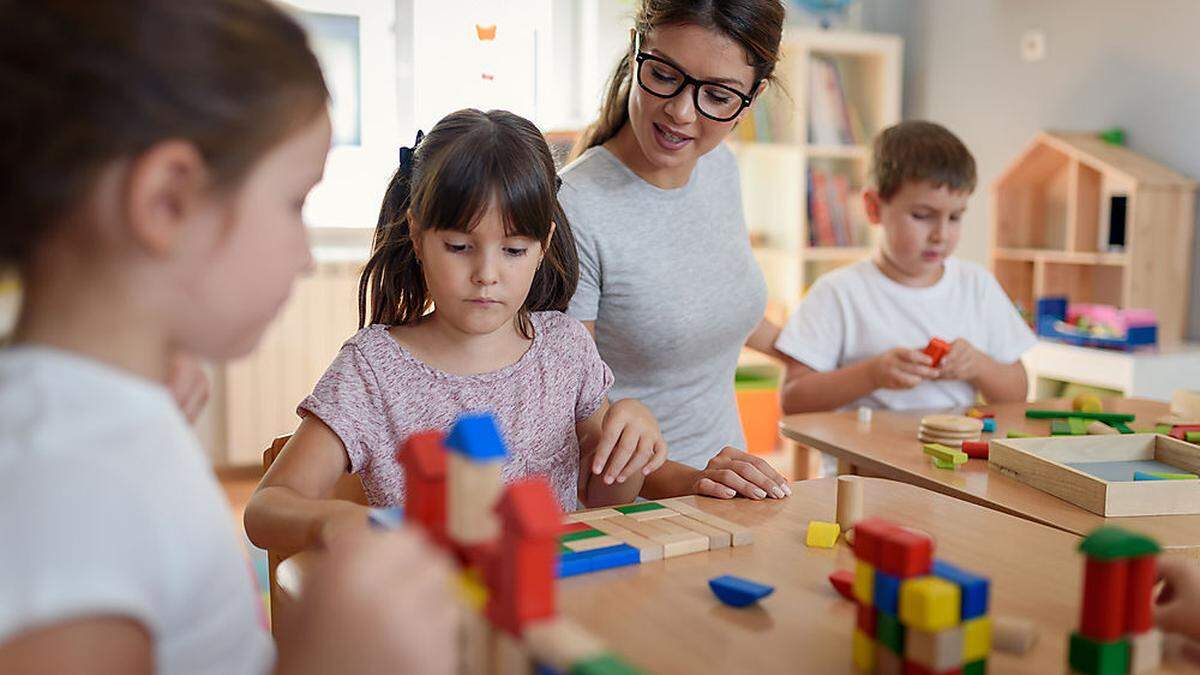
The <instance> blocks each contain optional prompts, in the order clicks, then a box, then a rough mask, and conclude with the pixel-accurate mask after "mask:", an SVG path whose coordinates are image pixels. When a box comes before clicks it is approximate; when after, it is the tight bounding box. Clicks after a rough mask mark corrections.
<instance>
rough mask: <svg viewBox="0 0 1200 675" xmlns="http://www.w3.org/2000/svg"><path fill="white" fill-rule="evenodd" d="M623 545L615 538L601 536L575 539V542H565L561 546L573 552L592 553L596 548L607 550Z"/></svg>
mask: <svg viewBox="0 0 1200 675" xmlns="http://www.w3.org/2000/svg"><path fill="white" fill-rule="evenodd" d="M620 543H623V542H622V541H621V540H620V539H617V538H616V537H610V536H608V535H601V536H599V537H588V538H587V539H577V540H575V541H568V542H565V543H564V544H563V545H564V546H566V547H567V548H569V549H571V550H572V551H575V552H580V551H594V550H596V549H598V548H608V547H609V546H616V545H617V544H620Z"/></svg>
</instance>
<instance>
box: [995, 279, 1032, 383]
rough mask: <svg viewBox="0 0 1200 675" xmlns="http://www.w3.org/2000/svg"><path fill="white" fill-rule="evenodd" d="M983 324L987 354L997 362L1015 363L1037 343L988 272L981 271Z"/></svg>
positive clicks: (1011, 303) (998, 283)
mask: <svg viewBox="0 0 1200 675" xmlns="http://www.w3.org/2000/svg"><path fill="white" fill-rule="evenodd" d="M983 274H984V275H985V277H986V278H985V279H984V283H983V288H984V292H983V296H984V298H983V304H982V307H983V311H984V312H986V314H985V317H984V325H986V326H988V333H987V334H988V337H987V347H986V351H987V353H988V356H991V357H992V358H993V359H996V360H997V361H999V362H1000V363H1015V362H1016V360H1017V359H1019V358H1021V355H1022V354H1024V353H1025V352H1026V351H1028V350H1029V349H1030V348H1032V347H1033V346H1034V345H1035V344H1037V338H1036V337H1034V335H1033V331H1031V330H1030V329H1029V326H1028V325H1026V324H1025V320H1024V319H1022V318H1021V314H1020V313H1019V312H1018V311H1017V307H1016V305H1014V304H1013V301H1012V300H1011V299H1010V298H1009V297H1008V294H1006V293H1005V292H1004V289H1003V288H1001V287H1000V282H998V281H996V277H994V276H992V275H991V273H989V272H986V271H984V272H983Z"/></svg>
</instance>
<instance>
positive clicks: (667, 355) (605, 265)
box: [559, 145, 767, 468]
mask: <svg viewBox="0 0 1200 675" xmlns="http://www.w3.org/2000/svg"><path fill="white" fill-rule="evenodd" d="M562 181H563V184H562V188H561V190H560V191H559V200H560V201H561V202H562V205H563V209H564V210H565V211H566V214H567V218H568V219H569V220H570V223H571V227H572V229H573V230H574V233H575V239H576V242H577V244H578V247H579V273H580V274H579V288H578V290H576V291H575V297H574V298H573V299H572V300H571V306H570V308H569V309H568V312H567V313H568V314H570V315H571V316H573V317H575V318H577V319H579V320H580V321H595V322H596V344H597V346H598V347H599V349H600V356H601V357H602V358H603V359H604V361H605V363H607V364H608V366H609V367H610V368H612V371H613V375H614V377H615V382H614V384H613V388H612V391H611V393H610V397H611V398H612V400H617V399H621V398H630V397H632V398H636V399H639V400H641V401H642V402H643V403H645V404H646V405H647V406H649V407H650V410H652V411H653V412H654V414H655V416H656V417H657V418H658V423H659V426H660V427H661V429H662V433H663V436H664V437H665V438H666V440H667V443H668V445H669V448H670V457H671V459H673V460H675V461H677V462H682V463H684V464H688V465H691V466H694V467H698V468H699V467H703V466H704V464H705V463H706V462H707V461H708V460H709V459H710V458H711V457H712V456H713V455H715V454H717V453H718V452H720V451H721V448H723V447H725V446H726V445H731V446H733V447H736V448H745V438H744V436H743V435H742V427H741V423H740V421H739V418H738V411H737V403H736V401H735V399H734V391H733V376H734V370H735V369H736V368H737V360H738V354H739V352H740V351H741V347H742V345H743V343H744V342H745V341H746V338H747V337H748V336H749V335H750V333H751V331H753V330H754V328H755V327H756V326H757V325H758V322H759V321H760V320H761V319H762V317H763V310H764V309H765V308H766V299H767V289H766V283H765V282H764V281H763V275H762V270H760V269H759V267H758V264H757V262H756V261H755V259H754V255H753V253H752V252H751V250H750V239H749V237H748V235H747V233H746V224H745V220H744V218H743V215H742V197H741V185H740V183H739V179H738V170H737V163H736V161H735V160H734V157H733V153H731V152H730V151H729V148H727V147H725V146H724V145H721V146H719V147H717V148H716V149H715V150H713V151H712V152H709V153H708V154H706V155H704V156H703V157H701V158H700V160H699V161H698V162H697V163H696V168H695V169H694V170H693V171H692V176H691V178H690V179H689V181H688V184H687V185H686V186H684V187H681V188H677V189H673V190H663V189H660V188H657V187H655V186H653V185H651V184H649V183H647V182H646V181H644V180H642V179H641V178H640V177H638V176H637V174H635V173H633V172H632V171H630V170H629V168H628V167H626V166H625V165H624V164H623V163H622V162H621V161H620V160H618V159H617V158H616V156H614V155H613V154H612V153H611V152H609V151H608V150H607V149H605V148H603V147H595V148H591V149H589V150H588V151H587V152H585V153H583V155H582V156H581V157H579V158H578V159H576V160H575V161H574V162H572V163H571V164H570V165H568V166H566V167H564V168H563V170H562Z"/></svg>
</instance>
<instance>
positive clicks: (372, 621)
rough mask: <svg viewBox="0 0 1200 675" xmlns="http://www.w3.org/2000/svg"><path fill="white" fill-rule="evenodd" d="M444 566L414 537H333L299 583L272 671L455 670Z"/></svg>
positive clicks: (452, 610)
mask: <svg viewBox="0 0 1200 675" xmlns="http://www.w3.org/2000/svg"><path fill="white" fill-rule="evenodd" d="M450 574H451V573H450V565H449V564H448V562H447V561H446V560H445V558H444V557H443V556H442V555H441V554H440V553H438V552H437V551H435V550H434V549H433V548H432V547H430V546H429V545H427V544H426V543H425V541H424V538H423V537H422V536H421V535H420V534H419V533H417V532H415V531H413V530H411V529H407V528H402V529H400V530H393V531H388V532H380V531H370V530H359V531H357V532H347V533H346V534H345V536H340V537H338V538H337V539H336V540H335V541H334V542H333V544H332V546H331V548H330V550H329V552H328V553H327V554H324V558H323V559H322V560H320V562H318V563H317V564H316V565H315V567H314V569H313V573H312V575H311V577H310V579H311V581H308V582H306V583H305V589H304V594H303V596H302V599H301V603H302V605H301V607H299V608H298V609H299V611H298V612H296V616H297V618H296V621H297V625H296V626H295V627H296V630H294V631H292V630H289V631H287V633H286V635H294V636H295V639H294V640H291V641H289V642H286V643H284V644H281V645H280V668H279V672H288V673H332V672H341V673H379V674H380V675H382V674H383V673H388V674H390V675H392V674H395V673H404V674H411V675H417V674H421V675H423V674H425V673H432V674H434V675H442V674H449V673H452V672H454V670H455V666H456V663H455V657H456V655H457V653H458V649H457V647H456V644H455V643H456V638H457V623H458V612H457V608H456V605H455V603H454V600H453V596H452V594H451V593H450V582H451V577H450Z"/></svg>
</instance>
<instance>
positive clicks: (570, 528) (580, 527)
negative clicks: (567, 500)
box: [558, 523, 592, 536]
mask: <svg viewBox="0 0 1200 675" xmlns="http://www.w3.org/2000/svg"><path fill="white" fill-rule="evenodd" d="M590 529H592V526H591V525H588V524H587V523H563V526H562V531H560V532H559V533H558V534H559V536H561V535H564V534H570V533H572V532H583V531H584V530H590Z"/></svg>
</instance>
